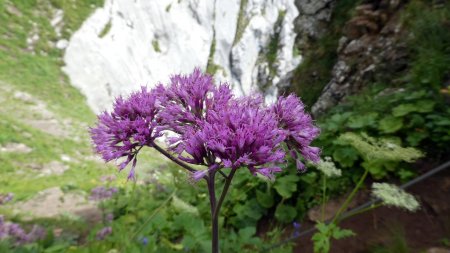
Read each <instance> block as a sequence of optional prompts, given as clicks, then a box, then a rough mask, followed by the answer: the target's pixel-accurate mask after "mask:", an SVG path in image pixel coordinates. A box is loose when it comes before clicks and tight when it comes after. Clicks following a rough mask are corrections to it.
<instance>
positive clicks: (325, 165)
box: [316, 156, 342, 177]
mask: <svg viewBox="0 0 450 253" xmlns="http://www.w3.org/2000/svg"><path fill="white" fill-rule="evenodd" d="M316 167H317V169H318V170H320V171H321V172H322V173H323V174H325V176H326V177H340V176H341V175H342V171H341V170H340V169H337V168H336V165H334V162H333V161H332V160H331V157H329V156H327V157H325V160H322V159H320V162H319V163H317V165H316Z"/></svg>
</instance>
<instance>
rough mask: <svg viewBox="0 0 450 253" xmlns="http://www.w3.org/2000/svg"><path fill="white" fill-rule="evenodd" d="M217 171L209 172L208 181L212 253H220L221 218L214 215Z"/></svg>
mask: <svg viewBox="0 0 450 253" xmlns="http://www.w3.org/2000/svg"><path fill="white" fill-rule="evenodd" d="M215 173H216V172H215V171H211V172H209V175H208V177H207V178H206V182H207V184H208V194H209V202H210V204H211V226H212V231H211V234H212V236H211V238H212V241H211V247H212V250H211V252H212V253H219V219H218V218H217V217H214V211H215V210H216V206H217V204H216V202H217V201H216V183H215V180H214V179H215Z"/></svg>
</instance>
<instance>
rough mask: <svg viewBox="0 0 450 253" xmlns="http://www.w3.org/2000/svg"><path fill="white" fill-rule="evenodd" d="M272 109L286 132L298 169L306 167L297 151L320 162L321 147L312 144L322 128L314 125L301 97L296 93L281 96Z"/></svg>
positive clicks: (309, 158)
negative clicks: (295, 94)
mask: <svg viewBox="0 0 450 253" xmlns="http://www.w3.org/2000/svg"><path fill="white" fill-rule="evenodd" d="M272 110H273V112H274V113H275V114H276V116H277V120H278V124H279V127H280V128H281V129H283V130H284V131H285V133H286V139H285V142H286V144H287V146H288V148H289V151H290V154H291V156H292V157H293V158H294V159H296V161H297V169H299V170H300V171H303V170H304V169H305V165H304V164H303V163H302V162H301V161H300V159H299V157H298V155H297V152H298V153H300V154H301V155H302V156H303V158H304V159H306V160H309V161H312V162H314V163H317V162H319V161H320V149H319V148H317V147H311V146H310V145H311V142H312V141H313V140H314V139H315V138H316V137H317V136H319V133H320V129H319V128H317V127H315V126H314V124H313V122H312V118H311V116H310V115H309V114H307V113H306V112H305V106H304V105H303V104H302V102H301V101H300V99H299V98H298V97H296V96H294V95H289V96H287V97H280V98H279V99H278V101H277V102H276V103H275V104H274V105H273V106H272Z"/></svg>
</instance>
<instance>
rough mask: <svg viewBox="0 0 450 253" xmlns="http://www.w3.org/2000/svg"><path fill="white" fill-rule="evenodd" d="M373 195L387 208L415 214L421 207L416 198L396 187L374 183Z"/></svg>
mask: <svg viewBox="0 0 450 253" xmlns="http://www.w3.org/2000/svg"><path fill="white" fill-rule="evenodd" d="M372 194H373V195H374V196H375V197H376V198H378V199H380V200H381V201H382V202H383V204H385V205H387V206H394V207H399V208H403V209H406V210H408V211H411V212H414V211H416V210H418V209H419V207H420V205H419V202H418V201H417V200H416V198H415V197H414V196H413V195H411V194H409V193H407V192H405V191H404V190H403V189H400V188H399V187H398V186H396V185H392V184H387V183H373V184H372Z"/></svg>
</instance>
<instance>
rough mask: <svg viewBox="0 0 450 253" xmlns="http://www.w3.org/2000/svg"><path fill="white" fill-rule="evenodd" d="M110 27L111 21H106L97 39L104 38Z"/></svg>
mask: <svg viewBox="0 0 450 253" xmlns="http://www.w3.org/2000/svg"><path fill="white" fill-rule="evenodd" d="M111 26H112V24H111V19H110V20H108V23H106V25H105V27H103V29H102V31H101V32H100V33H99V34H98V37H99V38H103V37H105V36H106V35H107V34H108V33H109V31H110V30H111Z"/></svg>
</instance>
